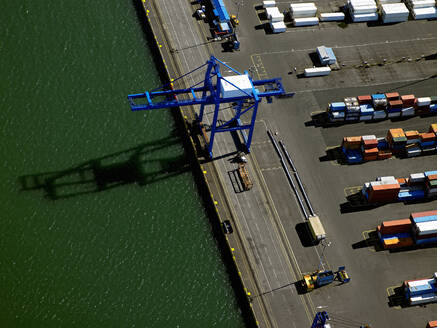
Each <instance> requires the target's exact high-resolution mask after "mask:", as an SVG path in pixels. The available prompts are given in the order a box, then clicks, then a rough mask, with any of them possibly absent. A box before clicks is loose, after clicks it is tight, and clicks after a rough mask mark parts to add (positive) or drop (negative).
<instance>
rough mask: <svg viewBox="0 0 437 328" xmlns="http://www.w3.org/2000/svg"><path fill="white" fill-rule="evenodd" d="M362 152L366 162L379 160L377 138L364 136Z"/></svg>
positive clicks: (362, 138)
mask: <svg viewBox="0 0 437 328" xmlns="http://www.w3.org/2000/svg"><path fill="white" fill-rule="evenodd" d="M361 151H362V153H363V155H364V156H363V159H364V160H365V161H376V160H377V158H378V139H376V136H374V135H368V136H362V137H361Z"/></svg>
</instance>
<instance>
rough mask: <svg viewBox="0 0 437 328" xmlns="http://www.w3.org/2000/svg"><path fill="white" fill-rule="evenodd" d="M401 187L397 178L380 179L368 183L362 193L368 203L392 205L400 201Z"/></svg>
mask: <svg viewBox="0 0 437 328" xmlns="http://www.w3.org/2000/svg"><path fill="white" fill-rule="evenodd" d="M400 189H401V186H400V184H399V182H398V181H397V180H396V179H395V177H378V178H377V179H376V181H371V182H366V183H365V184H364V186H363V189H362V193H363V195H364V197H365V198H366V199H367V202H368V203H391V202H395V201H397V200H398V195H399V191H400Z"/></svg>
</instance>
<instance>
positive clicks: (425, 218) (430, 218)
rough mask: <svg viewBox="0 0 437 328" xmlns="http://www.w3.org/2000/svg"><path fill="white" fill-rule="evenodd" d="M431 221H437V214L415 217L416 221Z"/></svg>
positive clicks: (414, 220)
mask: <svg viewBox="0 0 437 328" xmlns="http://www.w3.org/2000/svg"><path fill="white" fill-rule="evenodd" d="M422 192H423V191H422ZM429 221H437V215H430V216H422V217H418V218H414V219H413V222H414V223H420V222H429Z"/></svg>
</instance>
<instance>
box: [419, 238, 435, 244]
mask: <svg viewBox="0 0 437 328" xmlns="http://www.w3.org/2000/svg"><path fill="white" fill-rule="evenodd" d="M433 243H437V237H432V238H426V239H418V240H416V244H417V245H423V244H433Z"/></svg>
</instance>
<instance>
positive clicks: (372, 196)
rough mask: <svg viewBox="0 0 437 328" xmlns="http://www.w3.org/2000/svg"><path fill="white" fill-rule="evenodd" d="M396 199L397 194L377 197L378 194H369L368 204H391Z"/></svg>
mask: <svg viewBox="0 0 437 328" xmlns="http://www.w3.org/2000/svg"><path fill="white" fill-rule="evenodd" d="M397 199H398V194H393V195H378V194H372V193H370V194H369V199H368V202H369V203H391V202H394V201H396V200H397Z"/></svg>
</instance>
